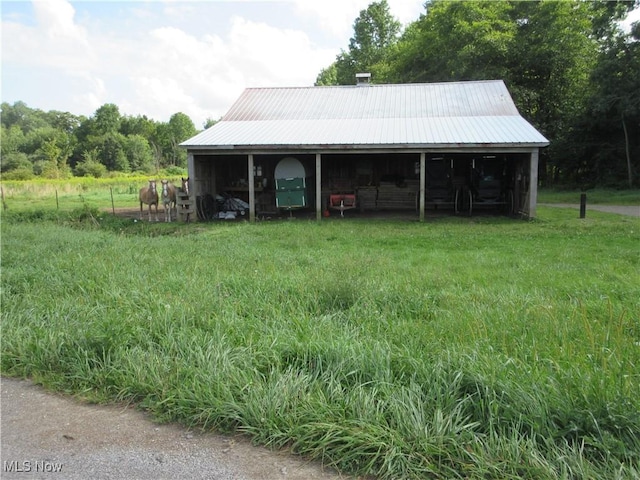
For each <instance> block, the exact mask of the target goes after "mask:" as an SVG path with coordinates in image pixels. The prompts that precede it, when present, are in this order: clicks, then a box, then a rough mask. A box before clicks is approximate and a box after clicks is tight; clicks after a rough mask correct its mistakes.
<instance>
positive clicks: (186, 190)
mask: <svg viewBox="0 0 640 480" xmlns="http://www.w3.org/2000/svg"><path fill="white" fill-rule="evenodd" d="M182 191H183V192H184V193H186V194H187V195H189V177H187V178H184V177H182Z"/></svg>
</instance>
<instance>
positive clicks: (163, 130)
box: [0, 101, 215, 180]
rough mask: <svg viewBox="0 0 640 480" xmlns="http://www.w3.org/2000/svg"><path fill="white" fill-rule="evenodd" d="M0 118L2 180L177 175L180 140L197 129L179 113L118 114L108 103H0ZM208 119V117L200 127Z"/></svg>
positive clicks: (181, 163) (183, 160) (182, 161)
mask: <svg viewBox="0 0 640 480" xmlns="http://www.w3.org/2000/svg"><path fill="white" fill-rule="evenodd" d="M0 123H1V127H0V128H1V129H2V131H1V135H2V137H1V155H2V156H1V163H0V170H1V172H2V178H3V179H5V180H28V179H31V178H33V177H35V176H39V177H44V178H68V177H70V176H92V177H96V178H98V177H103V176H105V175H107V174H109V173H110V172H120V173H143V174H153V173H155V172H157V171H159V170H161V169H164V170H167V171H169V173H171V170H172V169H173V170H175V173H176V174H180V173H182V172H184V168H186V164H187V156H186V152H185V151H184V149H182V148H180V147H179V144H180V143H181V142H183V141H184V140H186V139H188V138H190V137H192V136H193V135H195V134H196V133H197V132H198V131H197V130H196V128H195V126H194V124H193V122H192V121H191V118H189V116H188V115H186V114H184V113H180V112H179V113H175V114H173V115H172V116H171V118H170V119H169V121H168V122H158V121H155V120H151V119H149V118H147V117H146V116H144V115H138V116H128V115H121V114H120V111H119V109H118V106H117V105H114V104H112V103H108V104H105V105H103V106H101V107H100V108H98V109H97V110H96V111H95V113H94V114H93V115H92V116H90V117H85V116H82V115H73V114H71V113H69V112H59V111H55V110H52V111H48V112H45V111H42V110H39V109H35V108H30V107H28V106H27V105H26V104H25V103H24V102H20V101H19V102H15V103H14V104H13V105H10V104H8V103H6V102H4V103H2V117H1V119H0ZM213 123H215V122H213V121H211V120H208V121H207V124H206V125H205V126H206V127H208V126H210V125H212V124H213Z"/></svg>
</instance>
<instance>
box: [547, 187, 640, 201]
mask: <svg viewBox="0 0 640 480" xmlns="http://www.w3.org/2000/svg"><path fill="white" fill-rule="evenodd" d="M581 193H585V194H586V195H587V202H588V203H589V204H596V205H640V190H638V189H628V190H614V189H605V188H596V189H591V190H587V191H586V192H580V191H576V190H564V189H547V188H543V189H540V190H538V202H539V203H574V204H578V203H580V194H581Z"/></svg>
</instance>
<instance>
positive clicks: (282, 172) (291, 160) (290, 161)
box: [274, 157, 306, 179]
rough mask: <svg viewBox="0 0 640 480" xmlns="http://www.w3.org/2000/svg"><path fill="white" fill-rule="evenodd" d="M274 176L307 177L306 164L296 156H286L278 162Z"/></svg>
mask: <svg viewBox="0 0 640 480" xmlns="http://www.w3.org/2000/svg"><path fill="white" fill-rule="evenodd" d="M274 177H275V178H276V179H278V178H305V177H306V173H305V170H304V165H302V163H300V160H298V159H297V158H295V157H285V158H283V159H282V160H280V161H279V162H278V164H277V165H276V170H275V173H274Z"/></svg>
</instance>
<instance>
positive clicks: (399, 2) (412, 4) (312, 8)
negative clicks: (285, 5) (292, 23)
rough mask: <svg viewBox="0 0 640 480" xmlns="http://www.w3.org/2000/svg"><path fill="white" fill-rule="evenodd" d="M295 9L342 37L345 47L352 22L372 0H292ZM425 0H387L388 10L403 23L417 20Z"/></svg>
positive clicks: (351, 33)
mask: <svg viewBox="0 0 640 480" xmlns="http://www.w3.org/2000/svg"><path fill="white" fill-rule="evenodd" d="M292 1H293V3H294V4H295V6H296V9H297V11H298V12H299V13H300V14H301V15H303V16H306V17H308V18H312V19H315V21H316V22H317V23H318V24H319V26H320V27H321V28H322V29H323V30H326V31H329V32H332V33H333V34H334V35H336V36H338V37H341V38H343V39H344V46H343V48H344V49H346V47H347V43H348V39H349V38H350V37H351V36H352V35H353V22H354V21H355V19H356V18H357V17H358V16H359V15H360V12H361V11H362V10H366V9H367V7H368V6H369V5H370V4H371V3H372V1H373V0H322V1H320V2H315V1H309V0H292ZM424 3H425V0H388V4H389V10H390V12H391V14H392V15H393V16H394V17H396V18H397V19H398V20H399V21H400V23H402V24H403V25H406V24H408V23H409V22H412V21H414V20H417V19H418V17H419V16H420V14H421V13H424Z"/></svg>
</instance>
